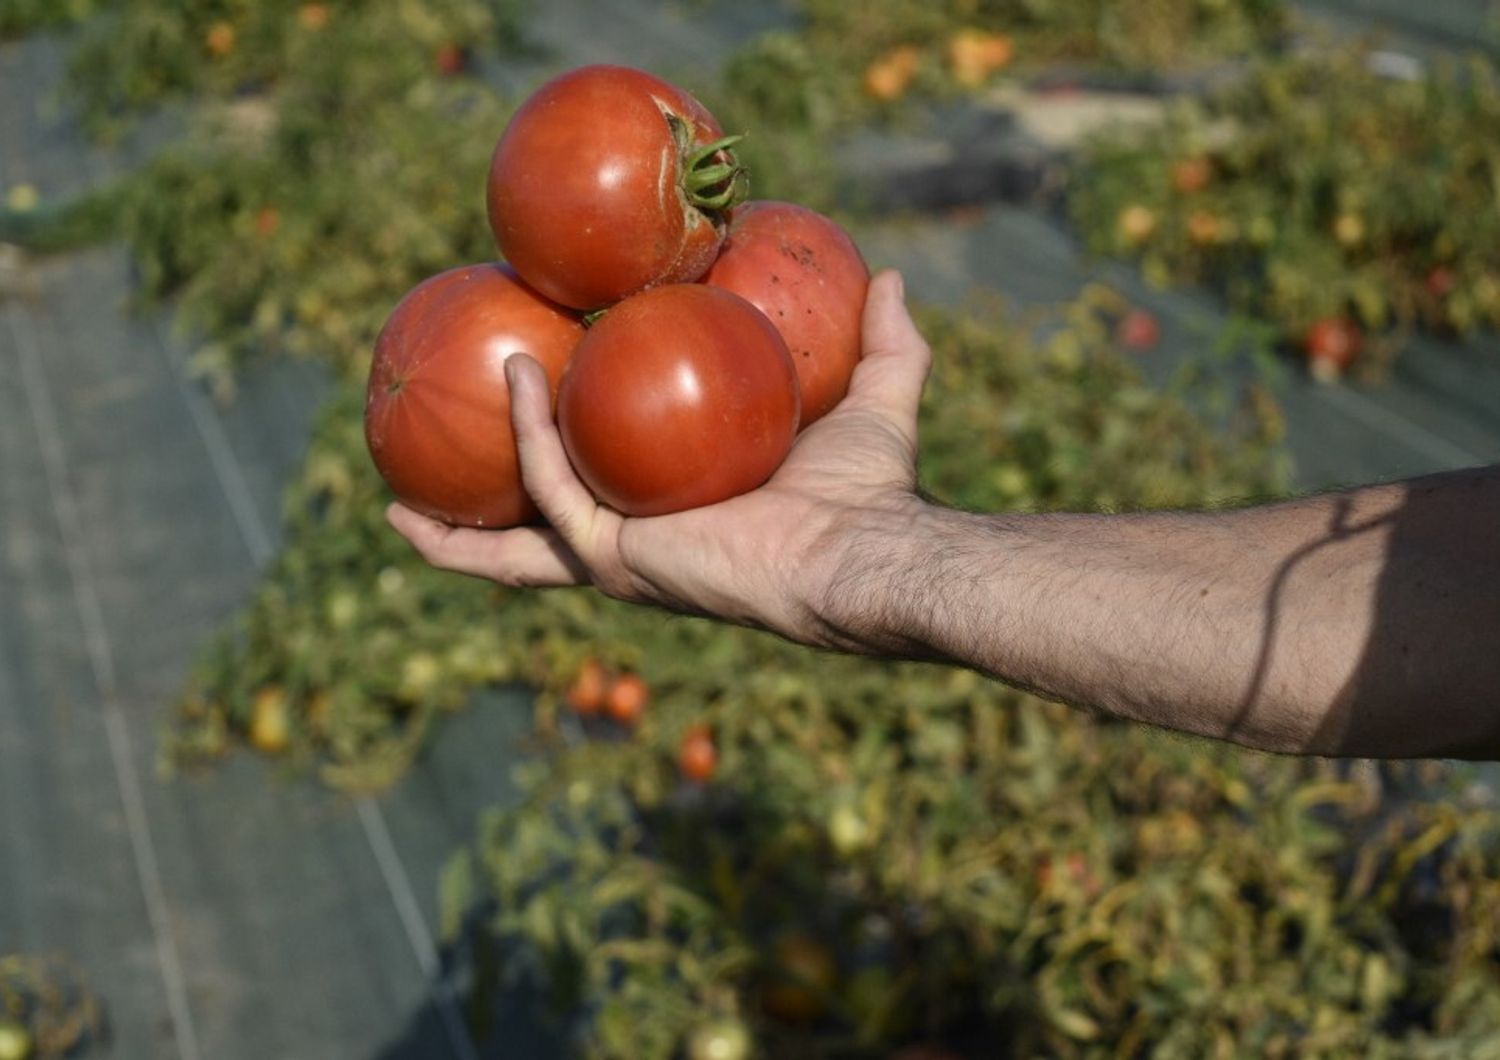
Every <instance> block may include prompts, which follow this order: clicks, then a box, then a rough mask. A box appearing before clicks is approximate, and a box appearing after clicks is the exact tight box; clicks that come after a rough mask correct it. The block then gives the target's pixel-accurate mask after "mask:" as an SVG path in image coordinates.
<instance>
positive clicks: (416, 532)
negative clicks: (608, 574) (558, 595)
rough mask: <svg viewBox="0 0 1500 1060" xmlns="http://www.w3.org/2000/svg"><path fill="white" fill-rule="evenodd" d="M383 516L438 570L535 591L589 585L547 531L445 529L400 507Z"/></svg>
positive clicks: (525, 528)
mask: <svg viewBox="0 0 1500 1060" xmlns="http://www.w3.org/2000/svg"><path fill="white" fill-rule="evenodd" d="M385 517H386V520H387V521H388V522H389V523H390V524H391V526H393V527H394V528H395V529H396V532H397V533H399V534H400V535H401V536H402V537H404V538H406V540H407V541H409V542H410V543H411V546H412V547H413V548H415V549H416V550H417V552H419V553H420V554H421V556H422V558H423V559H425V560H426V561H427V562H428V563H430V564H432V565H433V566H434V567H437V568H438V569H440V570H450V571H454V572H455V573H458V574H471V575H473V576H474V577H476V578H488V579H490V580H491V581H496V582H499V583H500V584H501V585H511V586H516V587H521V586H525V587H528V588H536V589H542V588H556V587H559V586H564V585H586V584H588V581H589V576H588V571H587V569H586V568H585V567H584V565H583V564H582V563H581V562H580V561H579V559H578V556H577V554H575V553H574V552H573V550H572V549H571V548H569V547H568V545H567V543H566V542H564V541H563V539H562V537H561V536H560V535H559V534H558V533H557V531H555V530H553V529H551V528H550V527H535V526H522V527H517V528H516V529H514V530H470V529H468V528H466V527H457V526H446V525H444V524H443V523H439V522H437V521H435V520H433V519H429V518H427V517H426V516H425V515H419V514H418V513H416V512H414V511H412V510H411V509H410V508H407V507H406V506H404V505H401V504H392V505H391V506H390V507H389V508H387V509H386V512H385Z"/></svg>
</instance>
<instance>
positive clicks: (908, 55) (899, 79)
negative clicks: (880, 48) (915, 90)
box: [864, 44, 922, 103]
mask: <svg viewBox="0 0 1500 1060" xmlns="http://www.w3.org/2000/svg"><path fill="white" fill-rule="evenodd" d="M921 65H922V53H921V52H919V51H918V50H917V49H916V48H914V47H912V46H911V45H910V44H902V45H900V46H899V47H896V48H892V49H891V50H890V51H888V52H886V53H885V54H884V55H882V56H881V57H880V58H879V59H876V60H875V61H874V62H873V63H871V64H870V65H869V66H868V67H867V68H866V69H865V78H864V84H865V94H866V95H868V96H870V97H872V98H874V99H878V100H882V101H884V102H886V103H890V102H894V101H895V100H898V99H900V98H901V97H902V96H904V95H906V90H907V89H908V88H910V87H911V82H912V79H913V78H914V77H916V76H917V68H918V67H920V66H921Z"/></svg>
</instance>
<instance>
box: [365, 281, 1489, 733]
mask: <svg viewBox="0 0 1500 1060" xmlns="http://www.w3.org/2000/svg"><path fill="white" fill-rule="evenodd" d="M865 347H866V349H865V356H864V359H863V361H862V362H861V364H860V367H859V370H858V371H857V372H856V375H855V379H854V382H853V384H852V386H851V390H850V394H849V396H848V397H847V398H846V399H845V400H844V402H843V403H842V404H840V406H839V407H838V408H837V409H836V410H835V411H834V412H833V413H831V414H830V415H829V416H827V417H825V418H824V419H823V420H821V421H819V422H818V423H817V424H814V425H813V427H811V428H810V429H809V430H807V431H806V432H805V433H804V434H803V435H802V436H801V438H800V439H799V440H798V443H797V445H796V447H795V448H794V449H793V451H792V455H791V456H790V457H789V458H788V460H787V462H786V464H785V465H784V466H783V468H782V469H781V470H780V471H779V472H777V474H776V476H775V477H773V478H772V480H771V481H770V482H769V483H767V484H766V485H765V486H764V487H762V488H761V489H759V490H757V491H755V492H754V493H751V494H748V495H746V496H744V497H738V498H735V499H734V500H731V501H728V502H725V503H724V504H719V505H714V506H713V507H710V508H703V509H697V510H695V511H690V512H684V513H681V514H680V515H672V516H665V517H661V518H655V519H624V518H622V517H621V516H619V515H618V514H616V513H615V512H613V511H611V510H609V509H607V508H604V507H602V506H600V505H598V504H597V503H596V502H595V501H594V500H593V498H592V497H590V496H589V494H588V492H587V491H586V490H585V489H584V487H583V485H582V484H581V483H580V482H579V481H578V479H577V477H576V476H575V475H574V474H573V472H572V469H571V468H570V467H569V466H568V463H567V458H566V455H565V454H564V453H563V450H562V446H561V443H560V440H559V439H558V437H557V432H556V430H555V428H554V427H553V425H552V422H551V417H550V415H549V413H548V398H547V393H546V383H545V379H544V377H543V376H542V374H541V371H540V369H539V368H538V367H537V366H536V365H534V364H531V363H530V362H527V361H525V359H524V358H519V359H518V362H519V363H517V364H515V365H513V366H512V370H511V385H512V388H513V390H514V393H515V400H514V419H515V426H516V432H517V438H518V442H519V445H520V449H521V458H522V466H523V471H524V475H525V479H526V485H527V489H528V491H529V492H530V493H531V495H532V496H533V498H534V499H535V500H536V502H537V504H538V506H539V507H540V508H541V509H542V511H543V512H544V513H545V514H546V516H547V518H548V521H549V523H550V524H551V525H550V527H547V528H525V529H519V530H509V531H500V532H494V531H474V530H452V529H448V528H445V527H442V526H440V525H438V524H436V523H432V522H430V521H428V520H425V519H423V518H421V517H420V516H418V515H416V514H414V513H412V512H410V511H408V510H406V509H404V508H401V507H400V506H393V508H392V510H391V521H392V523H393V524H394V525H395V526H396V528H397V529H398V530H400V531H401V532H402V533H403V534H404V535H405V536H406V537H407V538H408V539H409V540H410V541H411V542H412V543H413V544H414V545H415V546H416V547H417V548H418V549H419V550H420V551H421V552H422V554H423V555H424V556H425V557H426V558H427V559H428V560H429V561H430V562H432V563H434V564H435V565H438V566H441V567H445V568H448V569H452V570H458V571H462V572H464V573H468V574H474V575H478V576H481V577H488V578H493V579H495V580H497V581H500V582H503V583H505V584H509V585H526V586H550V585H571V584H579V583H592V584H594V585H596V586H597V587H599V588H600V589H601V590H602V591H604V592H607V593H609V594H610V595H613V596H617V597H620V598H622V599H628V600H636V601H640V602H650V603H658V604H663V605H665V606H668V607H672V608H675V609H678V610H683V611H690V612H694V613H699V614H708V615H713V616H716V617H719V618H723V619H726V620H729V621H733V622H739V623H743V624H747V625H756V626H761V627H764V628H768V629H771V630H774V631H776V632H778V633H780V634H782V635H783V636H787V637H790V638H792V639H794V640H800V641H803V642H806V643H810V644H815V645H819V646H824V647H832V648H838V649H842V650H847V651H858V652H868V653H872V654H887V655H901V656H914V657H923V658H936V659H942V660H946V661H949V662H952V663H955V664H959V665H964V666H971V667H974V668H976V669H979V670H982V671H984V672H986V673H989V674H992V675H994V676H996V677H999V678H1001V679H1003V680H1006V681H1009V682H1012V683H1014V684H1018V685H1022V686H1025V687H1029V688H1032V689H1035V690H1037V691H1038V692H1040V693H1042V694H1044V695H1047V696H1051V697H1053V698H1057V699H1061V700H1064V701H1067V702H1070V703H1073V704H1075V705H1078V706H1082V707H1087V708H1092V709H1095V710H1099V711H1103V712H1106V713H1109V714H1113V715H1118V716H1121V717H1126V718H1132V719H1136V720H1139V721H1145V722H1150V723H1152V724H1156V725H1163V726H1167V727H1170V728H1174V729H1178V730H1182V731H1186V732H1192V733H1197V734H1200V735H1206V736H1213V737H1218V738H1223V739H1229V740H1234V741H1236V742H1239V743H1244V744H1247V745H1250V746H1254V747H1260V748H1265V749H1270V750H1280V751H1296V752H1308V753H1318V754H1359V755H1371V756H1389V757H1405V756H1419V755H1438V754H1441V755H1454V756H1468V757H1489V756H1497V755H1500V724H1497V721H1500V469H1489V470H1480V471H1474V472H1467V473H1460V474H1457V475H1451V476H1442V477H1437V478H1432V479H1426V480H1420V481H1416V482H1412V483H1406V484H1399V485H1393V486H1378V487H1371V488H1367V489H1362V490H1356V491H1353V492H1349V493H1342V494H1331V495H1327V496H1322V497H1315V498H1309V499H1305V500H1300V501H1294V502H1291V503H1288V504H1281V505H1275V506H1268V507H1263V508H1255V509H1245V510H1240V511H1225V512H1205V513H1185V514H1184V513H1154V514H1143V515H974V514H969V513H964V512H957V511H953V510H949V509H943V508H940V507H937V506H934V505H931V504H928V503H926V502H924V501H922V500H921V499H920V498H919V497H918V495H917V493H916V490H915V463H916V460H915V458H916V414H917V405H918V402H919V400H920V397H921V391H922V386H923V383H924V381H925V379H926V374H927V369H928V365H929V361H930V353H929V352H928V349H927V347H926V344H925V343H924V342H923V341H922V339H921V336H920V335H918V334H917V332H916V330H915V328H914V326H913V325H912V323H911V319H910V317H909V316H907V314H906V312H905V309H904V307H903V305H902V304H901V287H900V280H899V277H897V276H895V275H894V274H890V273H887V274H884V275H882V276H880V277H877V279H876V281H875V282H874V283H873V284H872V287H871V293H870V299H869V304H868V306H867V308H866V315H865ZM1492 716H1495V717H1496V719H1497V720H1491V719H1492Z"/></svg>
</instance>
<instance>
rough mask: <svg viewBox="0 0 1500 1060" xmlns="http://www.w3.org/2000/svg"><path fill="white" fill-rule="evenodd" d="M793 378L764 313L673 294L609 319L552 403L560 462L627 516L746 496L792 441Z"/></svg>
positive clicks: (626, 305) (706, 294) (698, 289)
mask: <svg viewBox="0 0 1500 1060" xmlns="http://www.w3.org/2000/svg"><path fill="white" fill-rule="evenodd" d="M797 413H798V397H797V372H796V370H795V369H794V368H793V367H792V358H791V355H790V354H788V353H787V348H786V343H785V342H783V341H782V339H781V336H780V335H779V334H777V332H776V329H775V328H774V327H773V326H772V325H771V322H770V321H769V320H767V319H766V316H765V314H764V313H762V312H761V311H760V310H758V309H756V308H755V307H754V306H753V305H751V304H750V303H749V302H747V301H745V300H744V299H743V298H741V297H740V296H739V295H737V294H731V293H730V292H728V291H724V290H720V289H719V288H717V287H705V286H702V285H700V284H678V285H674V286H672V287H661V288H657V289H656V290H654V291H647V292H645V293H644V294H638V295H636V296H635V297H634V298H630V299H627V300H626V301H624V302H621V303H620V304H619V305H618V306H616V307H615V308H614V309H611V310H610V311H609V312H608V313H606V314H605V315H604V316H603V317H602V318H601V319H600V320H599V321H598V322H597V323H595V324H594V326H593V327H592V328H590V329H589V332H588V334H587V335H586V336H585V337H584V340H583V341H582V342H580V343H579V344H578V349H577V350H576V351H575V352H574V354H573V359H572V361H570V362H569V364H568V370H567V371H566V372H565V373H564V374H563V380H562V385H561V386H560V387H559V388H558V394H557V423H558V428H559V429H560V430H561V432H562V439H563V445H564V446H565V447H566V448H567V451H568V459H569V460H571V461H572V463H573V467H574V469H575V470H576V471H577V472H578V475H579V477H580V478H582V479H583V481H584V482H585V484H587V485H588V487H589V489H590V490H592V491H593V493H594V496H596V497H598V498H599V499H600V500H601V501H603V502H604V503H605V504H608V505H609V506H610V507H611V508H614V509H615V510H616V511H619V512H623V513H624V514H626V515H666V514H667V513H669V512H680V511H683V510H685V509H688V508H698V507H701V506H703V505H705V504H714V503H716V502H718V501H723V500H728V499H729V498H730V497H734V496H738V495H739V494H741V493H747V492H749V491H750V490H753V489H754V488H755V487H756V486H759V485H760V484H761V483H763V482H765V481H766V479H768V478H770V477H771V474H772V473H773V472H774V471H775V470H776V469H777V468H778V467H780V466H781V462H782V461H783V460H784V459H786V454H787V452H788V451H789V450H790V449H791V447H792V440H793V438H794V437H795V436H796V433H797Z"/></svg>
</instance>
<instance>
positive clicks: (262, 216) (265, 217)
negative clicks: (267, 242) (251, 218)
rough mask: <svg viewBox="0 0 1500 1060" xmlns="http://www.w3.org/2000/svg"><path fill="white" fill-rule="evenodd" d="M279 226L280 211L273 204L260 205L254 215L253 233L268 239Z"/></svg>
mask: <svg viewBox="0 0 1500 1060" xmlns="http://www.w3.org/2000/svg"><path fill="white" fill-rule="evenodd" d="M280 228H281V211H279V210H277V209H276V207H274V206H262V207H261V208H260V212H259V213H257V214H256V215H255V234H256V235H258V236H260V238H262V239H270V238H271V237H272V236H274V235H275V234H276V233H277V231H278V230H279V229H280Z"/></svg>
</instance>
